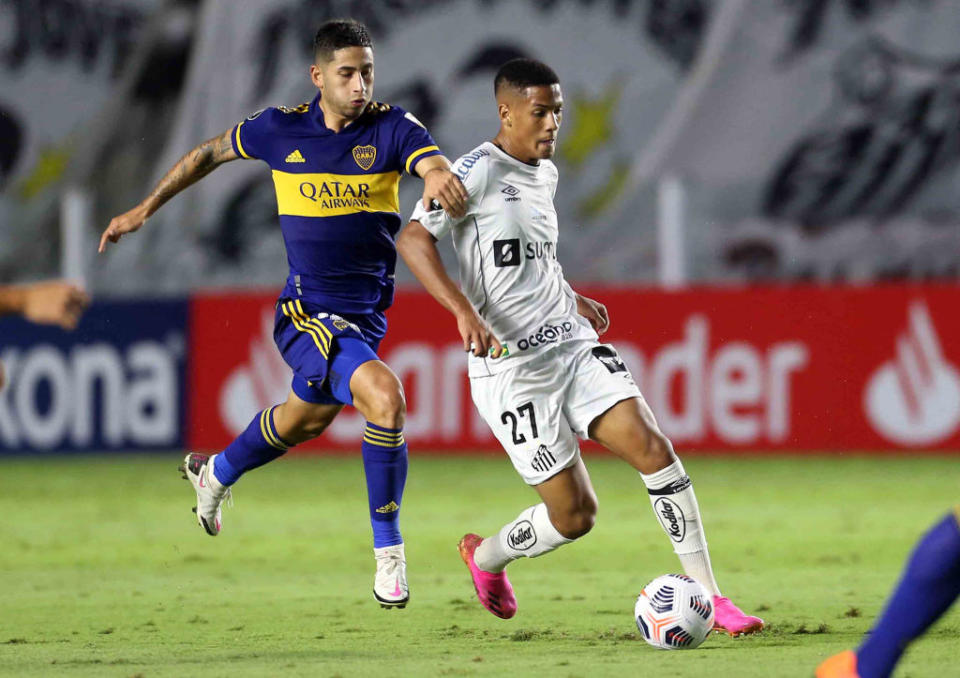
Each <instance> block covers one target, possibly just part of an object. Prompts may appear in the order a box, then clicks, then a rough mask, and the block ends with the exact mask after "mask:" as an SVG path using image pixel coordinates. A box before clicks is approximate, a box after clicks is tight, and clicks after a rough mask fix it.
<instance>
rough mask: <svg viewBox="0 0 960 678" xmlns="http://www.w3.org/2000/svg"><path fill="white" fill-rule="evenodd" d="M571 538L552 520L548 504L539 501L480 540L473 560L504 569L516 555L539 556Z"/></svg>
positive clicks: (486, 568) (487, 567)
mask: <svg viewBox="0 0 960 678" xmlns="http://www.w3.org/2000/svg"><path fill="white" fill-rule="evenodd" d="M572 541H573V540H572V539H567V538H566V537H564V536H563V535H562V534H560V533H559V532H558V531H557V528H555V527H554V526H553V523H551V522H550V515H549V514H548V513H547V507H546V504H537V505H536V506H531V507H530V508H528V509H526V510H524V511H523V513H521V514H520V515H519V516H517V517H516V519H515V520H513V521H512V522H509V523H507V524H506V525H504V526H503V527H502V528H500V531H499V532H498V533H497V534H495V535H494V536H492V537H487V538H486V539H484V540H483V541H482V542H480V546H478V547H477V550H476V551H475V552H474V554H473V560H474V562H475V563H476V564H477V567H479V568H480V569H481V570H484V571H485V572H502V571H503V568H505V567H506V566H507V565H508V564H510V563H512V562H513V561H514V560H516V559H517V558H536V557H537V556H542V555H543V554H544V553H550V551H553V550H554V549H556V548H558V547H560V546H563V545H564V544H569V543H570V542H572Z"/></svg>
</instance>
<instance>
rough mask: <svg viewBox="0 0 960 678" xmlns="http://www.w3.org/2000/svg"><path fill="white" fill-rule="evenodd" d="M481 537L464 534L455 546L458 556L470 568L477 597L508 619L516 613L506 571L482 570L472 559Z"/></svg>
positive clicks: (491, 609)
mask: <svg viewBox="0 0 960 678" xmlns="http://www.w3.org/2000/svg"><path fill="white" fill-rule="evenodd" d="M482 541H483V537H481V536H480V535H479V534H465V535H463V539H461V540H460V543H459V544H457V548H458V549H459V550H460V557H461V558H463V562H465V563H466V564H467V567H468V568H470V576H471V577H473V588H474V589H476V591H477V599H478V600H479V601H480V604H481V605H483V606H484V607H485V608H487V610H488V611H489V612H490V613H491V614H494V615H496V616H498V617H500V618H501V619H510V617H512V616H513V615H515V614H516V613H517V597H516V596H515V595H513V587H512V586H510V580H509V579H507V573H506V572H496V573H494V572H484V571H483V570H481V569H480V568H479V567H477V564H476V563H475V562H474V560H473V552H474V551H476V550H477V547H478V546H480V542H482Z"/></svg>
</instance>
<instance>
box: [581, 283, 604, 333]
mask: <svg viewBox="0 0 960 678" xmlns="http://www.w3.org/2000/svg"><path fill="white" fill-rule="evenodd" d="M574 294H576V295H577V313H579V314H580V315H582V316H583V317H584V318H586V319H587V320H589V321H590V324H591V325H592V326H593V330H594V331H595V332H596V333H597V334H603V333H604V332H606V331H607V330H608V329H609V328H610V316H609V314H608V313H607V307H606V306H604V305H603V304H601V303H600V302H599V301H594V300H593V299H591V298H589V297H585V296H583V295H582V294H577V293H576V292H574Z"/></svg>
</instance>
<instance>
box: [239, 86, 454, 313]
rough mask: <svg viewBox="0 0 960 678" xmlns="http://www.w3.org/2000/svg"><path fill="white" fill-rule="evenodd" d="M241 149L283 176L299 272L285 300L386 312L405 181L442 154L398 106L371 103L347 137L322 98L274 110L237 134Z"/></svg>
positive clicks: (283, 218)
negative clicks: (327, 118)
mask: <svg viewBox="0 0 960 678" xmlns="http://www.w3.org/2000/svg"><path fill="white" fill-rule="evenodd" d="M232 137H233V148H234V150H235V151H236V152H237V154H239V155H240V156H241V157H243V158H251V159H252V158H255V159H258V160H263V161H264V162H266V163H267V164H268V165H270V169H271V170H273V183H274V187H275V188H276V191H277V208H278V211H279V214H280V228H281V230H282V231H283V239H284V244H285V245H286V248H287V262H288V263H289V265H290V274H289V276H288V278H287V284H286V287H285V288H284V292H283V294H284V296H287V297H290V298H300V299H302V300H303V301H304V302H307V303H308V304H310V305H311V306H317V307H319V308H322V309H326V310H329V311H332V312H334V313H348V314H359V313H372V312H375V311H382V310H384V309H386V308H387V307H389V306H390V304H391V303H392V301H393V274H394V268H395V266H396V261H397V251H396V247H395V245H394V237H395V236H396V234H397V231H398V230H399V229H400V206H399V204H398V197H397V188H398V185H399V183H400V175H401V174H402V173H403V172H404V171H406V172H408V173H410V172H413V170H414V167H415V166H416V163H417V162H419V161H420V160H421V159H423V158H427V157H429V156H431V155H437V154H439V153H440V149H439V148H437V145H436V143H435V142H434V141H433V139H432V138H431V137H430V134H429V133H428V132H427V130H426V129H424V128H423V126H422V125H421V124H420V122H419V121H418V120H417V119H416V118H414V117H413V116H412V115H411V114H409V113H407V112H405V111H404V110H403V109H401V108H399V107H396V106H388V105H386V104H380V103H375V102H374V103H371V104H370V105H369V106H368V107H367V110H366V111H365V112H364V114H363V115H362V116H360V117H359V118H358V119H356V120H354V121H353V122H352V123H350V124H349V125H347V126H346V127H345V128H344V129H343V130H341V131H340V132H333V131H332V130H330V129H329V128H327V126H326V125H325V124H324V121H323V112H322V110H321V109H320V95H319V94H318V95H317V96H316V97H315V98H314V99H313V101H311V102H309V103H306V104H303V105H302V106H298V107H297V108H293V109H289V108H284V107H279V108H267V109H264V110H263V111H260V112H259V113H255V114H254V115H251V116H250V117H249V118H247V119H246V120H244V121H243V122H241V123H240V124H238V125H237V126H236V127H234V128H233V135H232Z"/></svg>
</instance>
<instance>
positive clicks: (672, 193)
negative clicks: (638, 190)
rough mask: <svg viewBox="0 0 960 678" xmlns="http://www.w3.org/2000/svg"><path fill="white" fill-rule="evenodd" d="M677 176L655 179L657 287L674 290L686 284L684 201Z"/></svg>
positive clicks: (682, 190)
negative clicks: (656, 180) (658, 285)
mask: <svg viewBox="0 0 960 678" xmlns="http://www.w3.org/2000/svg"><path fill="white" fill-rule="evenodd" d="M685 200H686V194H685V191H684V186H683V182H682V181H681V180H680V179H679V177H676V176H672V175H668V176H664V177H661V178H660V180H659V181H658V182H657V268H658V278H659V281H660V286H661V287H663V288H665V289H677V288H679V287H683V286H684V285H686V283H687V266H686V252H685V251H684V209H683V208H684V202H685Z"/></svg>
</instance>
